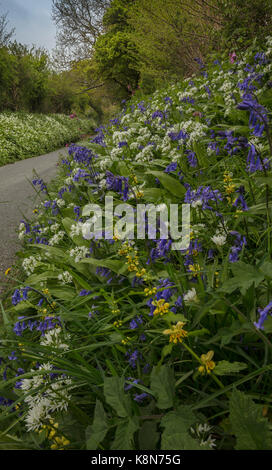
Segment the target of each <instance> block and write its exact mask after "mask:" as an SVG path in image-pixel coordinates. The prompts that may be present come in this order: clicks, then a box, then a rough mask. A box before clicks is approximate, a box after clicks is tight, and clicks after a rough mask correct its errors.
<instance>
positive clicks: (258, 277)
mask: <svg viewBox="0 0 272 470" xmlns="http://www.w3.org/2000/svg"><path fill="white" fill-rule="evenodd" d="M232 272H233V275H234V277H233V278H231V279H228V280H227V281H226V282H225V283H224V284H223V286H222V287H221V288H220V291H221V292H227V293H231V292H233V291H235V290H236V289H238V288H239V289H241V293H242V294H243V295H244V294H245V293H246V291H247V289H248V288H249V287H250V286H251V285H252V284H253V283H254V285H255V286H258V285H259V284H260V282H262V281H263V279H264V273H262V272H261V271H260V270H259V269H258V268H256V267H255V266H252V265H251V264H246V263H243V262H242V261H239V262H237V263H233V266H232Z"/></svg>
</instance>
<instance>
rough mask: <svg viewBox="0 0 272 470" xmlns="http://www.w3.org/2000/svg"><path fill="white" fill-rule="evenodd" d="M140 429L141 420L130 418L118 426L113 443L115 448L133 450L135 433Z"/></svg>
mask: <svg viewBox="0 0 272 470" xmlns="http://www.w3.org/2000/svg"><path fill="white" fill-rule="evenodd" d="M138 429H139V420H138V419H137V418H135V417H134V418H129V419H128V420H127V421H125V422H123V423H122V424H119V426H117V428H116V432H115V439H114V441H113V443H112V445H111V449H114V450H133V448H134V434H135V432H136V431H137V430H138Z"/></svg>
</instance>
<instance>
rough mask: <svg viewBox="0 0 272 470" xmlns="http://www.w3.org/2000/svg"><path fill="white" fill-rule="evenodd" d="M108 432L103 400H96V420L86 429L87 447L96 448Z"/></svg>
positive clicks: (88, 448) (89, 448)
mask: <svg viewBox="0 0 272 470" xmlns="http://www.w3.org/2000/svg"><path fill="white" fill-rule="evenodd" d="M107 432H108V423H107V416H106V413H105V410H104V408H103V405H102V403H101V401H99V400H96V405H95V411H94V420H93V424H92V425H91V426H88V427H87V429H86V448H87V450H96V449H97V448H98V446H99V444H100V443H101V442H102V441H103V440H104V438H105V437H106V434H107Z"/></svg>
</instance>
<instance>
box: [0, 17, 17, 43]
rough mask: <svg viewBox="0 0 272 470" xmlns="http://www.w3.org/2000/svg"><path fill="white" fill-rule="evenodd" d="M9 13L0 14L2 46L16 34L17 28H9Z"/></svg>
mask: <svg viewBox="0 0 272 470" xmlns="http://www.w3.org/2000/svg"><path fill="white" fill-rule="evenodd" d="M7 17H8V15H7V13H4V14H3V15H1V16H0V47H3V46H7V45H8V44H9V42H10V40H11V38H12V36H13V34H14V31H15V28H12V29H11V30H9V29H8V19H7Z"/></svg>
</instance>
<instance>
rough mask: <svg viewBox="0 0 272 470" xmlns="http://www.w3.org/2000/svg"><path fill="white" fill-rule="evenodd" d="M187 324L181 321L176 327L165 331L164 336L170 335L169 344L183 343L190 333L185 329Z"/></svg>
mask: <svg viewBox="0 0 272 470" xmlns="http://www.w3.org/2000/svg"><path fill="white" fill-rule="evenodd" d="M184 325H185V322H182V321H179V322H178V323H177V324H176V325H173V326H171V329H169V330H164V332H163V334H164V335H170V338H169V342H170V343H174V344H177V343H178V342H180V343H182V341H183V338H186V336H187V335H188V332H187V331H186V330H184V329H183V327H184Z"/></svg>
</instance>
